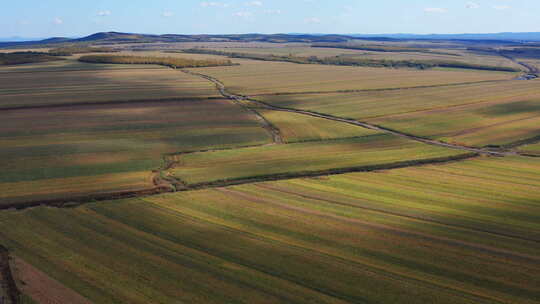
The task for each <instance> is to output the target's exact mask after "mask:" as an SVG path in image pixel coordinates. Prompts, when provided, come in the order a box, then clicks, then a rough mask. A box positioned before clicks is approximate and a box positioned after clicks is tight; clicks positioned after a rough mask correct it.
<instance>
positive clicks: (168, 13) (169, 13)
mask: <svg viewBox="0 0 540 304" xmlns="http://www.w3.org/2000/svg"><path fill="white" fill-rule="evenodd" d="M161 16H162V17H165V18H168V17H172V16H174V13H173V12H171V11H164V12H163V13H161Z"/></svg>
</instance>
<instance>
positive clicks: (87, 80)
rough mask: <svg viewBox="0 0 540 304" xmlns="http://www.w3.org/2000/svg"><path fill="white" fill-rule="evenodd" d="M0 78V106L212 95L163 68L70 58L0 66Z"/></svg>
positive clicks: (211, 91) (191, 80) (207, 87)
mask: <svg viewBox="0 0 540 304" xmlns="http://www.w3.org/2000/svg"><path fill="white" fill-rule="evenodd" d="M0 82H1V83H2V87H1V88H0V108H8V107H23V106H36V105H52V104H55V105H56V104H75V103H90V102H107V101H132V100H148V99H151V100H156V99H178V98H208V97H216V96H217V95H216V92H215V90H214V88H213V86H211V84H209V83H208V82H206V81H203V80H200V79H198V78H195V77H193V76H190V75H187V74H183V73H178V72H175V71H174V70H171V69H169V68H166V67H160V66H144V65H143V66H141V65H133V66H130V65H126V66H121V67H119V66H118V65H97V64H89V63H84V64H83V63H77V62H75V61H73V60H66V61H65V62H63V63H61V64H58V63H56V62H55V63H51V64H49V63H47V64H41V65H37V66H33V67H29V66H19V67H17V68H0ZM28 84H32V86H31V87H29V85H28ZM96 92H98V93H97V94H96Z"/></svg>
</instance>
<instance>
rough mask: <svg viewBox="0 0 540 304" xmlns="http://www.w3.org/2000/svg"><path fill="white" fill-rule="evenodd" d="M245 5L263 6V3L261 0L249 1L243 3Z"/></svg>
mask: <svg viewBox="0 0 540 304" xmlns="http://www.w3.org/2000/svg"><path fill="white" fill-rule="evenodd" d="M245 4H246V5H247V6H263V3H262V2H261V1H251V2H246V3H245Z"/></svg>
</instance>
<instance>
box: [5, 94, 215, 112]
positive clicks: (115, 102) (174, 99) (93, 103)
mask: <svg viewBox="0 0 540 304" xmlns="http://www.w3.org/2000/svg"><path fill="white" fill-rule="evenodd" d="M202 100H223V97H221V96H208V97H172V98H158V99H126V100H111V101H91V102H73V103H59V104H41V105H28V106H16V107H0V112H3V111H17V110H34V109H54V108H63V107H82V106H104V105H123V104H142V103H159V102H188V101H202Z"/></svg>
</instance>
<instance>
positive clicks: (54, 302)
mask: <svg viewBox="0 0 540 304" xmlns="http://www.w3.org/2000/svg"><path fill="white" fill-rule="evenodd" d="M11 263H12V269H13V272H14V276H15V281H16V283H17V285H18V287H19V289H20V290H21V292H22V293H23V294H25V295H28V296H29V297H31V298H32V299H33V300H34V301H35V302H36V303H38V304H67V303H69V304H91V303H92V302H90V301H89V300H88V299H86V298H84V297H83V296H81V295H80V294H78V293H77V292H75V291H73V290H72V289H69V288H68V287H66V286H64V285H63V284H61V283H60V282H58V281H56V280H55V279H53V278H51V277H49V276H48V275H47V274H45V273H43V272H42V271H40V270H38V269H37V268H35V267H34V266H32V265H30V264H28V263H26V262H25V261H23V260H22V259H20V258H17V257H13V259H12V262H11Z"/></svg>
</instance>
